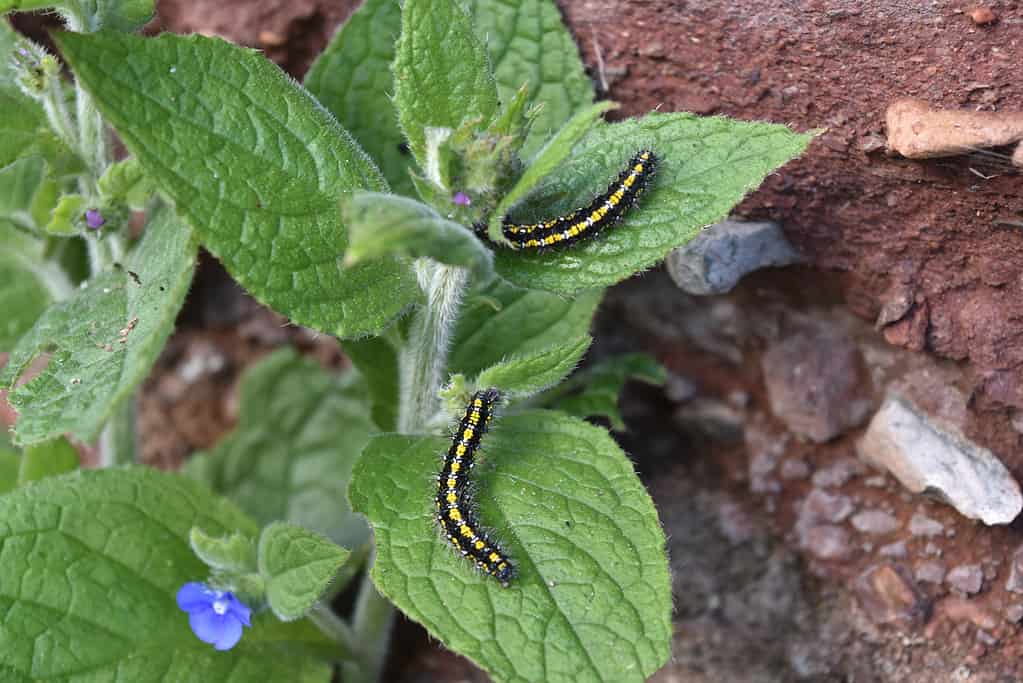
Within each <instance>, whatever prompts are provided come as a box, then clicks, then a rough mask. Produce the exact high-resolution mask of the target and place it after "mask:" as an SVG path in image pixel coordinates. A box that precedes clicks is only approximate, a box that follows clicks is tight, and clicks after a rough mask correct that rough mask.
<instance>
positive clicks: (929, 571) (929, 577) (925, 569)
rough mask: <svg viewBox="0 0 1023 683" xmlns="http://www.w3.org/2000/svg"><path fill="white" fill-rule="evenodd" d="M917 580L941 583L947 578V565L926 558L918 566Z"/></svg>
mask: <svg viewBox="0 0 1023 683" xmlns="http://www.w3.org/2000/svg"><path fill="white" fill-rule="evenodd" d="M915 574H916V580H917V581H923V582H926V583H941V582H942V581H944V580H945V565H944V564H942V563H941V562H938V561H936V560H926V561H924V562H921V563H920V564H919V565H917V567H916V572H915Z"/></svg>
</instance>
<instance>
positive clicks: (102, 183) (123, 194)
mask: <svg viewBox="0 0 1023 683" xmlns="http://www.w3.org/2000/svg"><path fill="white" fill-rule="evenodd" d="M98 185H99V191H100V194H101V195H102V196H103V198H104V199H107V200H110V201H116V202H123V203H124V204H126V205H127V206H128V207H130V208H132V209H135V210H136V211H141V210H142V209H144V208H146V202H148V201H149V198H150V197H151V196H152V195H153V193H154V192H156V186H155V185H154V184H153V180H152V178H150V177H149V176H148V175H146V172H145V170H143V168H142V164H140V163H139V160H138V159H135V158H131V159H125V160H123V161H118V162H117V163H115V164H110V166H108V167H107V170H106V171H104V172H103V175H102V176H100V179H99V183H98Z"/></svg>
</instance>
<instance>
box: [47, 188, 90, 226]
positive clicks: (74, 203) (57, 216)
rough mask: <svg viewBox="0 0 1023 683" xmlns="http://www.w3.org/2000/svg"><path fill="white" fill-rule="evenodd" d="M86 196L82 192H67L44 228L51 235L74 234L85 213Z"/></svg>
mask: <svg viewBox="0 0 1023 683" xmlns="http://www.w3.org/2000/svg"><path fill="white" fill-rule="evenodd" d="M85 209H86V207H85V197H83V196H82V195H80V194H66V195H64V196H63V197H61V198H60V201H59V202H58V203H57V206H56V208H54V209H53V213H51V214H50V220H49V222H48V223H47V224H46V227H45V228H44V230H45V231H46V232H47V233H48V234H50V235H64V236H67V235H74V234H76V233H77V232H78V229H79V225H78V224H79V223H81V222H82V215H83V214H84V213H85Z"/></svg>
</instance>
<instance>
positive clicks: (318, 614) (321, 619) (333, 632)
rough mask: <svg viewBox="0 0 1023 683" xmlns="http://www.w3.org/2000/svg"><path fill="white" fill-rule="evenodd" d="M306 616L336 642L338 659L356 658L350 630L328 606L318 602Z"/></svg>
mask: <svg viewBox="0 0 1023 683" xmlns="http://www.w3.org/2000/svg"><path fill="white" fill-rule="evenodd" d="M306 616H308V617H309V621H311V622H313V623H314V624H316V627H317V628H318V629H320V630H321V631H322V632H323V633H325V634H326V635H327V636H329V637H330V638H331V639H332V640H334V641H335V642H337V644H338V646H339V647H340V650H341V652H340V654H339V655H338V657H339V658H340V659H345V660H348V659H352V658H354V657H355V656H356V651H357V649H356V640H355V637H354V636H353V635H352V629H351V628H350V627H349V626H348V624H346V623H345V620H344V619H342V618H341V617H339V616H338V615H336V614H334V611H333V610H332V609H330V605H325V604H324V603H322V602H318V603H316V604H315V605H313V608H312V609H311V610H309V613H308V614H307V615H306ZM345 680H347V679H345Z"/></svg>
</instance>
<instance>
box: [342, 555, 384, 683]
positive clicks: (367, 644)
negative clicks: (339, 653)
mask: <svg viewBox="0 0 1023 683" xmlns="http://www.w3.org/2000/svg"><path fill="white" fill-rule="evenodd" d="M393 625H394V606H393V605H391V603H390V602H389V601H388V600H387V599H386V598H385V597H384V596H382V595H380V593H378V592H377V589H376V587H375V586H374V585H373V582H372V581H371V580H370V578H369V566H367V568H366V575H365V576H363V578H362V584H361V585H360V586H359V596H358V598H357V599H356V602H355V614H354V615H353V616H352V632H353V634H354V635H353V638H354V639H355V642H356V643H358V647H359V650H358V657H357V658H356V661H355V662H352V663H346V664H344V665H343V667H342V672H343V673H344V676H342V680H344V681H345V683H376V682H377V681H379V680H380V674H381V673H382V672H383V669H384V661H385V660H386V659H387V653H388V652H389V651H390V642H391V627H392V626H393Z"/></svg>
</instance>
